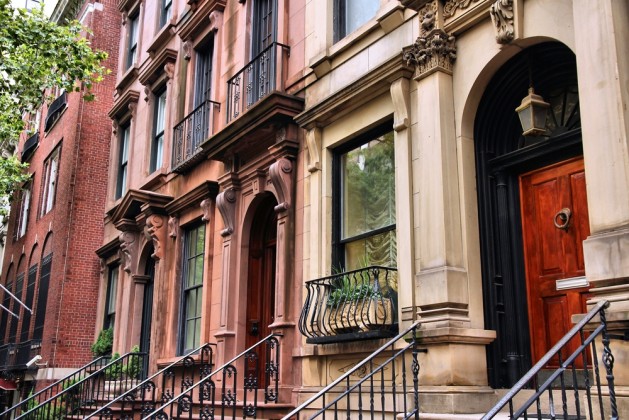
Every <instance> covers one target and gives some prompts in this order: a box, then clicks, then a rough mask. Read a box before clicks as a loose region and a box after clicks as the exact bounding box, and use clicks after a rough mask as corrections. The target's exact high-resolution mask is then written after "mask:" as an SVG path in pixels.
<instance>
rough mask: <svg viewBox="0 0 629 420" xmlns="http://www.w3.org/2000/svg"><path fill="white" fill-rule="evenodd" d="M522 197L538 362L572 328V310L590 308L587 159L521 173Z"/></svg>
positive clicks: (534, 350)
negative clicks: (585, 250)
mask: <svg viewBox="0 0 629 420" xmlns="http://www.w3.org/2000/svg"><path fill="white" fill-rule="evenodd" d="M520 202H521V210H522V231H523V241H524V260H525V266H526V287H527V294H528V296H527V298H528V309H529V325H530V330H531V351H532V357H533V363H535V362H536V361H538V360H539V359H540V358H541V357H542V356H543V355H544V354H545V353H546V352H547V351H548V350H549V349H550V348H551V347H552V346H553V345H555V344H556V343H557V341H559V340H560V339H561V337H563V336H564V335H565V334H566V332H568V330H569V329H570V328H571V327H572V321H571V317H572V315H573V314H578V313H585V309H586V308H585V299H586V295H587V293H588V287H587V286H586V283H585V279H584V277H583V276H584V275H585V267H584V263H583V246H582V243H583V240H584V239H585V238H587V236H588V235H589V233H590V226H589V222H588V209H587V201H586V191H585V173H584V170H583V159H582V158H576V159H570V160H567V161H564V162H560V163H557V164H554V165H551V166H548V167H545V168H542V169H538V170H535V171H533V172H529V173H526V174H523V175H521V176H520ZM557 364H558V361H557V360H553V361H551V362H550V363H549V366H550V367H555V366H557Z"/></svg>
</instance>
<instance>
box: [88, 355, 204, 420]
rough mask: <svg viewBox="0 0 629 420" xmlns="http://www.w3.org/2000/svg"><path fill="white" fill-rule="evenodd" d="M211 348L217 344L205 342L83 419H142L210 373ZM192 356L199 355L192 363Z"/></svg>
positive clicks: (193, 357)
mask: <svg viewBox="0 0 629 420" xmlns="http://www.w3.org/2000/svg"><path fill="white" fill-rule="evenodd" d="M214 346H216V344H210V343H207V344H204V345H203V346H201V347H199V348H197V349H195V350H192V351H191V352H189V353H188V354H186V355H185V356H183V357H181V358H179V359H178V360H176V361H174V362H173V363H171V364H169V365H168V366H166V367H165V368H163V369H162V370H160V371H159V372H157V373H155V374H153V375H151V376H150V377H148V378H146V379H145V380H143V381H142V382H140V383H139V384H137V385H136V386H134V387H133V388H131V389H129V390H128V391H126V392H124V393H123V394H121V395H119V396H118V397H116V398H114V399H112V400H111V401H109V402H108V403H107V404H104V405H103V406H102V407H100V408H98V409H97V410H96V411H94V412H92V413H91V414H87V415H86V416H85V418H86V419H91V418H93V419H96V418H98V419H108V420H109V419H113V418H125V417H124V416H128V418H133V416H134V414H135V413H140V415H141V416H145V415H146V414H148V413H150V412H152V411H153V410H155V408H156V407H157V406H158V405H160V404H162V403H163V402H164V401H168V400H170V399H172V398H173V397H174V396H175V395H176V394H177V393H179V392H183V391H185V390H187V389H188V388H190V387H191V386H192V385H193V384H194V382H195V381H196V380H197V379H199V378H203V377H204V376H207V375H208V374H209V373H210V372H211V369H212V365H213V355H214V351H213V349H212V347H214ZM195 355H198V356H196V358H197V359H198V360H195ZM114 414H115V415H114Z"/></svg>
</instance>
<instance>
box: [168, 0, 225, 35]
mask: <svg viewBox="0 0 629 420" xmlns="http://www.w3.org/2000/svg"><path fill="white" fill-rule="evenodd" d="M226 3H227V1H226V0H206V1H196V2H193V3H192V5H193V8H192V9H191V10H190V11H189V12H188V15H186V17H185V18H184V19H182V20H181V21H180V22H179V24H178V25H177V33H178V34H179V37H180V38H181V39H183V40H187V39H190V38H194V37H195V36H196V35H197V34H198V33H199V32H201V31H202V30H203V29H204V28H205V27H206V26H207V24H208V20H209V17H210V14H211V13H212V12H214V11H218V12H222V11H223V10H225V4H226Z"/></svg>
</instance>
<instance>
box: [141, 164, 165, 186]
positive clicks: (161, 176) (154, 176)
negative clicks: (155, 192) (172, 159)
mask: <svg viewBox="0 0 629 420" xmlns="http://www.w3.org/2000/svg"><path fill="white" fill-rule="evenodd" d="M167 174H168V170H167V169H166V168H159V169H156V170H155V171H153V172H151V173H150V174H149V175H148V176H147V177H146V178H145V181H144V184H142V186H141V187H140V189H141V190H152V189H157V188H159V187H161V186H162V185H164V184H165V183H166V175H167Z"/></svg>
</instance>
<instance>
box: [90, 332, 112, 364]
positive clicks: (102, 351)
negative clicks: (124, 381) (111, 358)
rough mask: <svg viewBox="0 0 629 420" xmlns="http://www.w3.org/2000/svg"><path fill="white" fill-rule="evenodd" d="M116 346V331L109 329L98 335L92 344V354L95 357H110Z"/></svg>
mask: <svg viewBox="0 0 629 420" xmlns="http://www.w3.org/2000/svg"><path fill="white" fill-rule="evenodd" d="M113 344H114V330H113V329H112V328H107V329H105V330H101V332H100V333H98V338H97V339H96V341H95V342H94V344H92V354H93V355H94V357H100V356H108V355H110V354H111V349H112V347H113Z"/></svg>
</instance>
